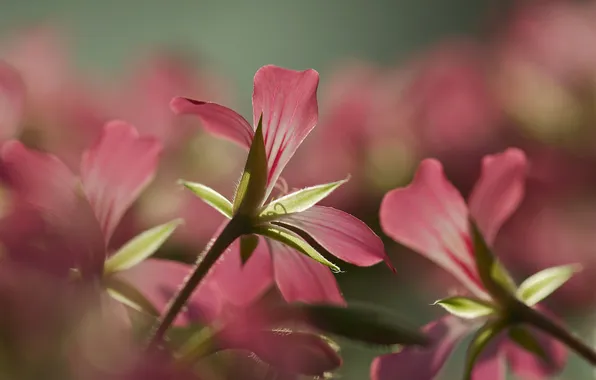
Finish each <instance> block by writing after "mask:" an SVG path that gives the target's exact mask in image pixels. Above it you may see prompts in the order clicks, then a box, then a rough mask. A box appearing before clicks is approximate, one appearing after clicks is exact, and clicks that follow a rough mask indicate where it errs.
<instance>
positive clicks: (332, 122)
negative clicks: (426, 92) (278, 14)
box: [286, 62, 419, 207]
mask: <svg viewBox="0 0 596 380" xmlns="http://www.w3.org/2000/svg"><path fill="white" fill-rule="evenodd" d="M405 79H406V76H405V75H404V73H403V72H401V71H396V70H389V69H385V68H381V67H376V66H374V65H372V64H371V63H366V62H360V63H351V64H344V65H343V66H341V67H339V68H336V69H335V71H334V75H332V76H331V78H330V79H329V84H328V85H327V87H326V89H327V90H326V91H324V92H323V95H322V101H321V105H322V109H323V111H322V115H321V120H320V121H319V127H318V128H317V129H316V130H315V131H313V133H314V134H313V136H311V137H310V138H309V139H307V140H305V143H304V144H303V146H302V147H301V149H300V150H299V151H298V152H297V155H296V157H295V158H294V159H293V160H292V161H291V162H290V163H289V164H288V167H287V169H286V174H287V177H288V178H291V179H292V183H293V184H295V185H296V186H297V187H302V186H308V185H309V184H312V183H322V182H328V181H330V180H332V179H334V178H338V177H339V176H344V175H345V174H346V173H349V174H350V181H349V183H347V184H345V185H344V186H343V187H342V191H341V192H335V193H332V194H331V195H330V196H329V197H328V198H326V199H325V202H326V203H325V204H326V205H332V206H338V207H339V206H340V205H341V206H343V207H351V206H353V205H354V200H360V199H366V198H367V197H370V196H371V195H380V194H384V193H385V192H386V191H387V190H389V189H391V188H393V187H395V186H397V185H399V184H401V183H402V182H401V181H402V180H403V179H404V178H407V177H408V176H409V175H410V174H411V171H412V170H413V169H414V163H415V162H416V159H417V156H418V153H419V152H418V150H419V149H418V148H419V147H418V141H417V140H416V136H415V134H414V131H413V130H412V129H410V128H409V125H407V124H406V123H405V115H406V114H405V113H404V112H403V107H401V105H400V104H401V97H402V96H403V94H402V92H403V85H404V83H405V82H406V80H405ZM330 151H333V154H329V152H330ZM321 162H325V165H321ZM389 168H391V169H390V170H391V174H390V175H389V173H388V170H389ZM396 172H397V174H398V175H395V174H396ZM400 175H401V176H400Z"/></svg>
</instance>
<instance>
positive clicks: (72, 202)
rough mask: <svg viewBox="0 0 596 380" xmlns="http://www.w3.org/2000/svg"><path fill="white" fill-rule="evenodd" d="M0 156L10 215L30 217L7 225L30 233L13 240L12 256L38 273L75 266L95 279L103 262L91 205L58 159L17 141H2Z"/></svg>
mask: <svg viewBox="0 0 596 380" xmlns="http://www.w3.org/2000/svg"><path fill="white" fill-rule="evenodd" d="M0 155H1V160H2V164H3V166H4V170H5V173H6V176H7V182H8V186H9V187H10V189H11V190H13V192H14V207H15V208H16V209H14V210H13V215H14V217H15V218H16V219H19V218H21V219H20V221H21V222H24V220H23V219H22V218H28V217H31V219H28V220H27V221H26V222H25V223H24V224H21V225H19V226H18V227H17V226H16V225H13V226H12V227H14V228H20V229H21V231H20V232H22V233H23V234H24V235H22V236H27V232H26V231H27V230H28V231H30V232H31V233H32V236H31V239H24V238H22V241H14V242H13V243H14V247H13V248H14V249H16V252H14V253H15V257H14V258H15V259H16V260H19V261H26V262H27V264H33V265H36V266H38V267H40V269H42V270H48V269H50V268H55V269H56V271H58V272H60V273H61V274H68V271H69V270H70V269H71V268H76V269H78V270H80V271H81V272H82V274H83V276H96V275H97V276H98V275H100V274H101V271H102V269H101V268H102V267H103V261H104V259H105V248H104V244H103V239H102V233H101V230H100V229H99V225H98V223H97V220H96V219H95V216H94V215H93V212H92V210H91V207H90V206H89V204H88V203H87V201H86V200H85V199H84V198H83V197H81V196H80V194H79V191H78V182H77V179H76V177H75V176H74V174H73V173H72V172H71V171H70V170H69V169H68V168H67V167H66V165H65V164H64V163H63V162H62V161H60V160H59V159H58V158H57V157H55V156H53V155H50V154H46V153H42V152H37V151H34V150H31V149H28V148H26V147H25V146H24V145H23V144H21V143H20V142H18V141H14V140H13V141H9V142H6V143H5V144H4V145H3V146H2V149H1V153H0ZM34 221H36V222H34ZM37 222H38V224H37V226H34V224H35V223H37ZM17 224H19V223H17ZM5 226H6V227H7V229H6V231H2V233H3V234H8V235H9V236H8V237H9V238H10V239H12V238H13V237H12V236H10V234H11V231H10V228H11V226H10V224H8V223H7V224H5ZM31 229H36V231H37V232H35V231H32V230H31ZM17 240H18V239H17ZM9 249H11V248H9Z"/></svg>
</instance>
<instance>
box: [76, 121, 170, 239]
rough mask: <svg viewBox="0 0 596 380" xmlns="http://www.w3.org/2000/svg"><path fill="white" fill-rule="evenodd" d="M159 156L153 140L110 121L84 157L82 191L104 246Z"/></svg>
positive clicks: (145, 184)
mask: <svg viewBox="0 0 596 380" xmlns="http://www.w3.org/2000/svg"><path fill="white" fill-rule="evenodd" d="M160 152H161V144H160V143H159V142H158V141H157V140H156V139H155V138H152V137H139V134H138V133H137V131H136V129H135V128H134V127H133V126H132V125H129V124H127V123H125V122H122V121H112V122H109V123H108V124H106V126H105V127H104V130H103V133H102V135H101V137H100V139H99V140H98V142H97V143H96V144H95V145H94V146H93V147H92V148H91V149H89V150H87V151H86V152H85V153H83V157H82V160H81V179H82V182H83V188H84V191H85V194H86V195H87V199H89V203H91V206H92V207H93V211H94V212H95V215H96V217H97V219H98V220H99V223H100V226H101V228H102V231H103V233H104V236H105V241H106V243H107V242H108V241H109V239H110V237H111V236H112V233H113V232H114V229H115V228H116V226H117V225H118V223H119V222H120V219H121V218H122V216H123V215H124V212H125V211H126V210H127V209H128V208H129V207H130V205H131V204H132V203H133V202H134V201H135V200H136V198H137V197H138V196H139V194H140V193H141V192H142V191H143V189H145V187H146V186H147V185H148V184H149V182H150V181H151V180H152V179H153V176H154V175H155V171H156V170H157V163H158V157H159V154H160Z"/></svg>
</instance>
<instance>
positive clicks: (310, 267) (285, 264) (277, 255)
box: [268, 240, 345, 305]
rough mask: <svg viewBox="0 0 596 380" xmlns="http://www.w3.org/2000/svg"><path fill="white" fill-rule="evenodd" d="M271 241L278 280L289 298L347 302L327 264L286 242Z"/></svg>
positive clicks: (276, 278)
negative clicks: (296, 249)
mask: <svg viewBox="0 0 596 380" xmlns="http://www.w3.org/2000/svg"><path fill="white" fill-rule="evenodd" d="M268 243H269V244H270V246H271V250H272V256H273V271H274V275H275V282H276V283H277V286H278V288H279V290H280V292H281V294H282V295H283V297H284V299H285V300H286V301H288V302H306V303H332V304H339V305H344V304H345V301H344V299H343V296H342V295H341V292H340V290H339V287H338V285H337V282H336V280H335V277H334V276H333V273H331V271H330V270H329V269H328V268H327V267H325V266H324V265H322V264H320V263H318V262H316V261H315V260H313V259H311V258H310V257H308V256H306V255H303V254H302V253H299V252H297V251H295V250H294V249H292V248H290V247H288V246H286V245H284V244H282V243H279V242H276V241H271V240H268Z"/></svg>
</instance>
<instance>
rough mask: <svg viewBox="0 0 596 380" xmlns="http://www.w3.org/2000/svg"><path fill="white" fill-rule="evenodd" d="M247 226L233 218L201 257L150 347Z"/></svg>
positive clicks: (156, 332)
mask: <svg viewBox="0 0 596 380" xmlns="http://www.w3.org/2000/svg"><path fill="white" fill-rule="evenodd" d="M245 226H246V223H245V221H244V220H243V219H240V218H236V217H235V218H232V220H230V221H229V222H228V224H227V225H226V226H225V227H224V229H223V230H222V232H221V234H220V235H219V236H218V237H217V238H216V239H215V240H214V241H212V242H211V243H210V245H208V246H207V247H206V248H205V250H204V251H203V252H202V253H201V255H199V258H198V259H197V263H196V266H195V269H194V271H193V272H192V274H191V275H190V276H189V277H187V278H186V281H185V283H184V285H183V286H182V288H181V289H180V291H179V292H178V294H176V296H175V297H174V298H173V299H172V301H170V304H169V305H168V308H167V311H166V313H165V314H164V315H163V317H162V318H160V320H159V323H158V325H157V327H156V329H155V330H154V332H153V333H152V335H151V337H150V339H149V342H150V343H149V344H150V346H153V345H155V344H158V343H160V342H161V341H162V340H163V337H164V335H165V333H166V331H167V330H168V328H169V327H170V326H171V325H172V323H173V322H174V320H175V319H176V316H178V314H179V313H180V311H181V310H182V308H183V307H184V305H185V304H186V302H188V299H189V298H190V296H191V295H192V293H193V292H194V290H195V289H196V288H197V286H199V284H200V282H201V281H202V280H203V279H204V278H205V276H206V275H207V273H209V270H210V269H211V267H213V265H214V264H215V262H216V261H217V260H218V259H219V258H220V257H221V255H222V254H223V253H224V252H225V251H226V249H227V248H228V247H229V246H230V244H232V243H233V242H234V240H236V239H237V238H239V237H240V236H241V235H243V234H244V232H245V229H246V228H245Z"/></svg>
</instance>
